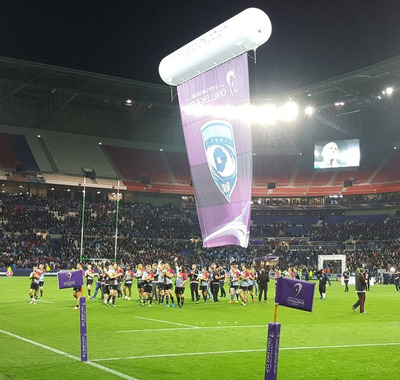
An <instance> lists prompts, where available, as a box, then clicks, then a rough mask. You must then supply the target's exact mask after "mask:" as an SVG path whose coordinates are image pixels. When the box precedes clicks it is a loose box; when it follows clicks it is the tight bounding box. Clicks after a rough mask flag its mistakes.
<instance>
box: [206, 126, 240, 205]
mask: <svg viewBox="0 0 400 380" xmlns="http://www.w3.org/2000/svg"><path fill="white" fill-rule="evenodd" d="M201 137H202V139H203V144H204V150H205V153H206V157H207V163H208V168H209V169H210V173H211V176H212V178H213V179H214V182H215V184H216V185H217V187H218V189H219V190H220V191H221V193H222V194H223V195H224V196H225V198H226V200H227V201H228V202H230V197H231V194H232V191H233V189H234V188H235V185H236V181H237V158H236V148H235V140H234V136H233V128H232V125H231V124H229V123H228V122H226V121H223V120H212V121H210V122H208V123H206V124H204V125H203V126H202V128H201Z"/></svg>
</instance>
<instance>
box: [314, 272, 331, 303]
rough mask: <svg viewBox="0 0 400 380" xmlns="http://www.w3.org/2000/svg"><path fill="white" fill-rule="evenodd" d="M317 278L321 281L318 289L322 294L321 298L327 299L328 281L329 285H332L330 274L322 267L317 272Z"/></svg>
mask: <svg viewBox="0 0 400 380" xmlns="http://www.w3.org/2000/svg"><path fill="white" fill-rule="evenodd" d="M317 279H318V282H319V286H318V288H319V289H318V290H319V294H320V295H321V299H322V300H325V299H326V283H327V282H328V283H329V286H331V281H330V280H329V278H328V276H327V275H326V271H325V269H321V270H320V271H318V272H317Z"/></svg>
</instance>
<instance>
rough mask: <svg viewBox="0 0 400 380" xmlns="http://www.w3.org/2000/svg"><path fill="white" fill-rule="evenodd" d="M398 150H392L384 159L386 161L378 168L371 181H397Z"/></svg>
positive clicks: (399, 154)
mask: <svg viewBox="0 0 400 380" xmlns="http://www.w3.org/2000/svg"><path fill="white" fill-rule="evenodd" d="M399 161H400V152H399V151H398V150H394V151H393V152H392V154H391V156H390V157H389V159H388V160H387V161H386V163H385V164H384V165H383V166H382V168H381V169H380V170H379V172H378V173H377V175H376V176H375V177H374V178H373V180H372V181H371V182H372V183H388V182H394V181H397V182H398V181H399V179H400V167H399Z"/></svg>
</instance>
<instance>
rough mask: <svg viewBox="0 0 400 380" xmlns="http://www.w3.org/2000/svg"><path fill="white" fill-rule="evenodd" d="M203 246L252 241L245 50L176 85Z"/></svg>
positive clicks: (250, 161) (244, 245) (248, 96)
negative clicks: (243, 52)
mask: <svg viewBox="0 0 400 380" xmlns="http://www.w3.org/2000/svg"><path fill="white" fill-rule="evenodd" d="M178 97H179V105H180V109H181V116H182V125H183V133H184V137H185V143H186V150H187V154H188V159H189V165H190V171H191V175H192V181H193V187H194V194H195V198H196V206H197V214H198V217H199V222H200V228H201V233H202V238H203V246H204V247H206V248H207V247H218V246H224V245H240V246H242V247H247V245H248V241H249V228H250V211H251V185H252V135H251V122H250V117H249V116H250V115H249V109H250V107H249V106H250V92H249V74H248V62H247V55H246V54H242V55H240V56H238V57H236V58H234V59H232V60H230V61H228V62H225V63H223V64H221V65H219V66H217V67H215V68H213V69H211V70H209V71H207V72H205V73H203V74H200V75H198V76H197V77H195V78H193V79H191V80H189V81H187V82H184V83H183V84H181V85H179V86H178Z"/></svg>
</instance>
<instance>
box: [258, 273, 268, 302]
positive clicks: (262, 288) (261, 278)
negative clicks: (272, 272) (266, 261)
mask: <svg viewBox="0 0 400 380" xmlns="http://www.w3.org/2000/svg"><path fill="white" fill-rule="evenodd" d="M268 282H269V276H268V273H265V270H264V269H261V272H260V274H259V275H258V278H257V283H258V302H261V296H262V294H263V293H264V302H267V293H268Z"/></svg>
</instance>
